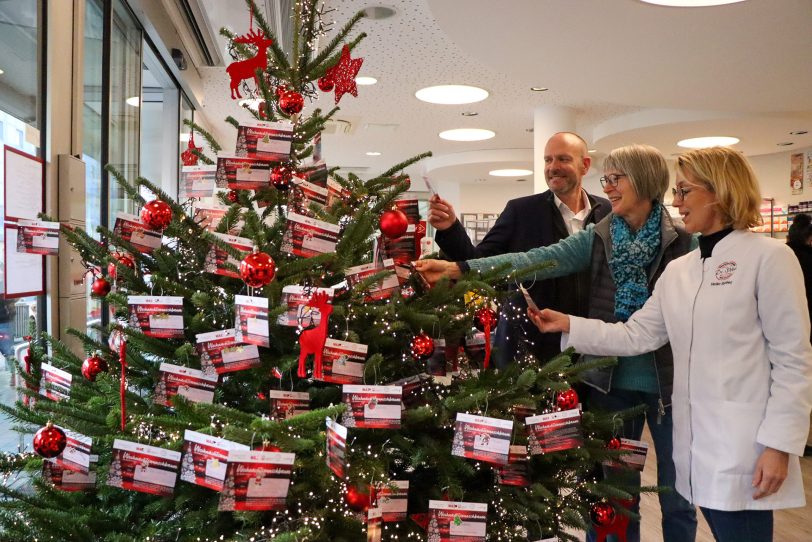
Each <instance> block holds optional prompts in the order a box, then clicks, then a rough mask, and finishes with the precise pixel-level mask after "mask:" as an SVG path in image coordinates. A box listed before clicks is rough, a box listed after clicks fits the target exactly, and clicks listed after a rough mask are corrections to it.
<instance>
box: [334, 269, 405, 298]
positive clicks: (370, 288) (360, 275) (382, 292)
mask: <svg viewBox="0 0 812 542" xmlns="http://www.w3.org/2000/svg"><path fill="white" fill-rule="evenodd" d="M384 271H387V272H388V273H387V274H386V275H385V276H384V277H383V278H382V279H380V280H378V281H376V282H374V283H372V284H367V285H366V287H365V288H364V290H365V293H366V295H365V296H364V301H366V302H373V301H380V300H381V299H389V298H390V297H392V295H393V294H394V293H395V292H397V290H398V288H399V286H400V282H399V281H398V276H397V274H396V273H395V260H392V259H388V260H384V261H383V265H382V266H379V265H376V264H374V263H367V264H363V265H356V266H355V267H350V268H349V269H347V270H346V271H344V274H345V276H346V277H347V283H348V284H349V285H350V287H351V288H355V287H357V286H358V285H359V283H361V282H363V281H365V280H366V279H368V278H369V277H371V276H373V275H377V274H378V273H381V272H384Z"/></svg>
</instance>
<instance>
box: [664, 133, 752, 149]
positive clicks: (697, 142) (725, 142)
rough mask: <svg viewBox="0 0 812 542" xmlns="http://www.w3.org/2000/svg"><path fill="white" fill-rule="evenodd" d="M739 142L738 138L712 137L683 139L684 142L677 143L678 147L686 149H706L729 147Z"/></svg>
mask: <svg viewBox="0 0 812 542" xmlns="http://www.w3.org/2000/svg"><path fill="white" fill-rule="evenodd" d="M738 142H739V138H738V137H728V136H710V137H692V138H689V139H683V140H682V141H677V145H678V146H680V147H684V148H686V149H705V148H707V147H729V146H730V145H735V144H736V143H738Z"/></svg>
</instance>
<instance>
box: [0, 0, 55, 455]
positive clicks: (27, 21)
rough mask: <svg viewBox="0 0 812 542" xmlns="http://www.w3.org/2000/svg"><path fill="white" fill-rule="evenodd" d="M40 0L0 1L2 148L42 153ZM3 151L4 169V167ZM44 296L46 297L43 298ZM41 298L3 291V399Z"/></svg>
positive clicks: (1, 255)
mask: <svg viewBox="0 0 812 542" xmlns="http://www.w3.org/2000/svg"><path fill="white" fill-rule="evenodd" d="M39 3H40V2H39V1H38V0H15V1H14V2H0V70H2V73H0V149H1V148H2V146H3V145H8V146H10V147H14V148H16V149H19V150H21V151H23V152H26V153H28V154H31V155H34V156H40V154H41V150H40V148H39V145H40V136H39V130H40V129H41V125H42V119H41V118H40V111H41V103H42V92H41V89H40V86H39V82H40V75H41V74H40V66H41V65H42V63H41V61H40V55H41V49H42V47H41V44H42V41H41V40H42V34H43V32H44V29H42V28H41V18H40V11H39ZM3 159H4V157H3V153H2V152H0V171H3V166H4V164H3ZM3 190H4V188H3V183H2V182H0V213H4V212H5V209H4V208H3V202H4V201H5V200H4V193H3ZM4 235H5V228H0V293H2V292H4V291H5V284H3V276H4V274H3V269H4V267H5V261H4V260H5V252H4V251H3V249H4V245H5V238H4ZM39 299H41V298H39ZM39 299H38V298H36V297H27V298H19V299H5V298H3V296H1V295H0V403H3V404H11V403H13V402H14V401H15V400H16V391H15V389H14V387H13V386H12V385H11V384H12V382H14V380H15V379H14V373H13V366H12V365H11V363H10V361H9V359H8V358H10V357H11V356H14V355H17V356H19V357H20V358H21V357H22V352H21V349H22V347H23V344H24V339H23V337H24V336H25V335H28V333H29V324H30V322H31V321H32V319H33V318H35V317H36V314H37V303H38V301H39ZM11 426H12V423H11V421H10V420H8V419H6V418H5V415H3V414H0V451H3V452H14V451H17V448H18V445H19V443H20V436H19V434H18V433H15V432H13V431H11V429H10V428H11Z"/></svg>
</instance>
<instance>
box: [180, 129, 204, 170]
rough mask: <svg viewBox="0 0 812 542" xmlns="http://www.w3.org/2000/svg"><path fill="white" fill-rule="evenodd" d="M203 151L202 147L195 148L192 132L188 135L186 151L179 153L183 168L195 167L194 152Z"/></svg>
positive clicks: (195, 157) (195, 156)
mask: <svg viewBox="0 0 812 542" xmlns="http://www.w3.org/2000/svg"><path fill="white" fill-rule="evenodd" d="M202 150H203V147H195V133H194V132H192V133H191V134H189V145H187V147H186V150H185V151H183V152H182V153H180V159H181V160H183V165H184V166H196V165H197V155H196V154H195V152H194V151H197V152H200V151H202Z"/></svg>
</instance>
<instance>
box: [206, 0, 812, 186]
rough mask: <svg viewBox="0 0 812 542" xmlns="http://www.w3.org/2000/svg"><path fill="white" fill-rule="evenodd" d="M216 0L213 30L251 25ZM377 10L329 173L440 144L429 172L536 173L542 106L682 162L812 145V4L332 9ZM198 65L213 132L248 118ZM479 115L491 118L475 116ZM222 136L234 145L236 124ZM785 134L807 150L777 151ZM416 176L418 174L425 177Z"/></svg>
mask: <svg viewBox="0 0 812 542" xmlns="http://www.w3.org/2000/svg"><path fill="white" fill-rule="evenodd" d="M205 3H206V4H207V11H208V15H209V17H210V19H211V25H212V27H213V28H214V29H215V30H219V28H220V27H221V26H226V27H230V28H232V29H233V30H235V31H237V32H238V33H242V32H244V31H246V30H247V28H248V14H247V12H245V11H244V10H243V9H242V6H243V1H242V0H216V1H215V0H206V2H205ZM376 5H384V6H387V7H390V8H393V9H394V10H395V11H396V15H395V16H394V17H392V18H390V19H384V20H369V19H364V20H362V21H361V23H360V24H359V25H358V26H357V27H356V28H357V31H358V32H361V31H364V32H366V33H367V34H368V37H367V38H366V39H365V40H364V41H363V42H362V43H361V44H360V46H359V47H357V48H356V49H355V51H353V57H359V56H360V57H363V58H364V65H363V67H362V68H361V71H360V75H367V76H373V77H375V78H377V79H378V84H376V85H374V86H359V95H358V97H357V98H353V97H352V96H350V95H345V97H344V98H342V100H341V103H340V104H339V105H340V107H341V111H340V112H339V113H338V115H337V118H339V119H344V120H348V121H349V122H350V123H351V124H352V130H351V133H350V134H343V135H325V137H324V155H325V158H326V160H327V163H328V165H329V166H341V167H343V168H357V169H356V170H355V171H356V172H359V173H360V174H361V175H362V176H363V175H364V174H365V173H368V174H373V173H377V172H380V171H383V170H385V169H387V168H388V167H389V166H391V165H393V164H395V163H398V162H400V161H402V160H404V159H406V158H408V157H410V156H413V155H415V154H418V153H420V152H424V151H426V150H431V151H432V152H433V153H434V156H435V157H434V158H433V159H431V160H430V162H429V165H428V168H429V170H430V171H431V174H432V176H435V177H437V178H438V179H442V180H445V181H455V182H460V183H472V182H475V181H476V179H481V178H487V179H488V182H493V183H499V182H504V183H508V182H511V183H512V182H515V181H514V180H513V179H499V178H496V177H491V176H489V175H488V171H489V170H490V169H494V168H495V167H509V166H511V167H521V166H527V165H530V166H531V169H532V146H533V134H532V133H530V132H529V129H531V128H532V127H533V112H534V109H536V108H537V107H540V106H544V105H556V106H564V107H571V108H573V109H574V110H575V111H576V121H577V130H578V132H579V133H581V134H582V135H583V136H584V137H585V138H586V139H587V140H588V141H589V142H590V143H591V146H592V147H593V148H595V149H597V150H598V155H601V154H604V153H606V152H608V151H609V150H611V149H612V148H614V147H617V146H619V145H623V144H628V143H648V144H651V145H655V146H657V147H659V148H660V149H662V150H663V152H664V153H665V154H666V156H669V155H672V154H675V153H678V152H679V150H680V149H679V147H677V146H676V141H678V140H679V139H683V138H685V137H694V136H703V135H732V136H736V137H739V138H740V139H741V143H740V144H739V145H737V148H739V149H741V150H742V151H743V152H745V153H747V154H749V155H757V154H768V153H774V152H783V151H786V150H788V149H792V148H800V147H805V146H810V145H812V134H807V135H804V136H791V135H789V132H791V131H794V130H802V129H806V130H810V131H811V132H812V69H810V65H812V62H810V60H812V32H810V28H812V0H748V1H746V2H740V3H736V4H731V5H726V6H719V7H707V8H688V9H686V8H668V7H660V6H654V5H650V4H646V3H643V2H640V1H639V0H510V1H501V2H494V1H493V0H381V1H380V2H376V1H373V0H328V6H329V7H332V8H334V9H335V11H333V12H332V13H331V14H330V17H331V18H332V19H335V21H336V22H337V26H340V25H341V24H343V22H344V21H346V20H347V19H349V18H350V17H351V16H352V15H353V14H354V13H355V12H357V11H359V10H361V9H364V8H366V7H370V6H376ZM221 46H222V47H225V45H224V43H222V42H221ZM223 56H224V57H225V58H228V55H226V54H224V55H223ZM200 71H201V73H202V75H203V79H204V93H205V96H204V97H203V100H202V102H203V106H204V113H205V115H206V116H207V117H208V118H209V119H210V120H211V121H212V122H213V123H215V124H217V123H219V120H220V119H222V118H224V117H225V116H226V115H229V114H231V115H234V116H236V117H238V118H239V115H240V114H241V112H240V111H239V109H238V108H237V106H236V102H234V101H232V100H231V99H230V98H229V91H228V78H227V76H226V74H225V72H224V69H223V68H222V67H217V68H202V69H201V70H200ZM438 84H469V85H475V86H479V87H483V88H485V89H487V90H488V91H489V92H490V97H489V98H488V99H487V100H485V101H484V102H480V103H477V104H471V105H467V106H447V105H432V104H427V103H423V102H420V101H419V100H417V99H416V98H415V97H414V93H415V91H416V90H418V89H420V88H422V87H425V86H430V85H438ZM531 86H544V87H548V88H549V89H550V90H549V91H547V92H532V91H530V87H531ZM332 104H333V95H332V94H322V95H321V96H320V99H319V100H318V101H317V102H315V103H313V104H311V105H310V106H309V107H321V108H322V109H329V108H330V107H331V106H332ZM466 111H475V112H477V113H478V115H477V116H474V117H465V116H462V113H463V112H466ZM245 118H247V117H245ZM462 127H478V128H487V129H490V130H493V131H495V132H496V134H497V135H496V137H495V138H493V139H490V140H487V141H481V142H471V143H468V142H466V143H463V142H449V141H445V140H442V139H440V138H439V137H438V136H437V134H438V133H439V132H441V131H443V130H447V129H450V128H462ZM220 133H221V134H224V135H225V136H224V137H228V138H230V139H229V140H228V143H227V145H231V144H232V140H233V134H232V131H230V130H229V129H227V128H224V129H223V130H222V131H221V132H220ZM221 137H223V136H221ZM784 141H792V142H794V145H793V146H792V147H778V146H777V143H780V142H784ZM367 151H378V152H381V153H382V154H381V156H377V157H370V156H366V155H365V152H367ZM485 151H488V152H485ZM505 160H509V161H505ZM364 168H368V169H366V170H365V169H364ZM410 173H412V174H413V179H415V178H419V168H416V167H415V168H413V169H412V170H411V171H410Z"/></svg>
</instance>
